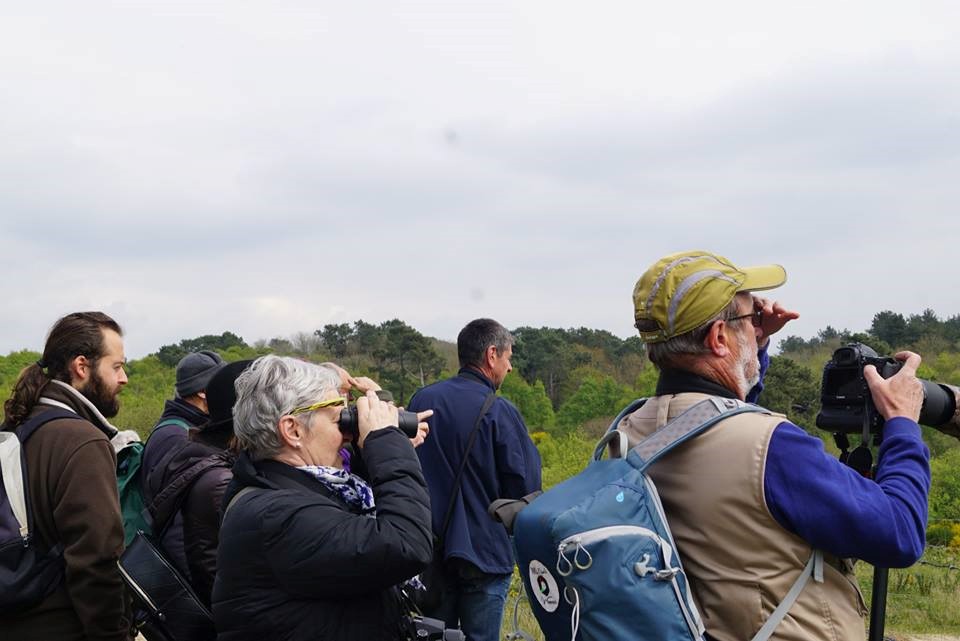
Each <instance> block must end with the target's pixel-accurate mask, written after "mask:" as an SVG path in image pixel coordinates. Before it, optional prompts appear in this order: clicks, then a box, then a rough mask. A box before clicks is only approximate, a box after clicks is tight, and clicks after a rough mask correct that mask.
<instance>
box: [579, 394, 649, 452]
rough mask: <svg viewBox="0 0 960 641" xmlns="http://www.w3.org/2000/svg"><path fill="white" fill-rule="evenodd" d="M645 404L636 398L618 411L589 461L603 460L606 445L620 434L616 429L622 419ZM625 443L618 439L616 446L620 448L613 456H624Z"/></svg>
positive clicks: (644, 400) (644, 399) (645, 400)
mask: <svg viewBox="0 0 960 641" xmlns="http://www.w3.org/2000/svg"><path fill="white" fill-rule="evenodd" d="M646 402H647V399H646V398H638V399H636V400H635V401H633V402H631V403H630V404H629V405H627V406H626V407H624V408H623V409H622V410H620V413H619V414H617V417H616V418H615V419H613V421H612V422H611V423H610V427H608V428H607V431H606V433H605V434H604V435H603V437H602V438H601V439H600V442H599V443H597V446H596V447H595V448H594V450H593V458H592V459H591V460H594V461H599V460H600V459H601V458H603V452H604V450H605V449H606V447H607V445H609V444H610V442H611V441H613V440H614V438H618V439H619V437H618V435H619V434H620V432H619V431H618V430H617V427H618V426H619V425H620V421H622V420H623V419H624V417H626V416H627V415H628V414H633V413H634V412H636V411H637V410H638V409H640V408H641V407H643V406H644V404H645V403H646ZM625 443H626V441H625V439H619V440H618V441H617V444H618V445H619V446H620V447H619V448H618V450H619V451H617V453H616V454H615V456H616V457H618V458H619V457H621V456H625V454H626V447H625Z"/></svg>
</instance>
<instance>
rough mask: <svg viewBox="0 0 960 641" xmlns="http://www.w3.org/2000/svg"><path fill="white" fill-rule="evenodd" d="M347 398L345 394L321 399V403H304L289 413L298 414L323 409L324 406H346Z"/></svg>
mask: <svg viewBox="0 0 960 641" xmlns="http://www.w3.org/2000/svg"><path fill="white" fill-rule="evenodd" d="M346 406H347V399H346V398H345V397H343V396H338V397H337V398H331V399H327V400H325V401H320V402H319V403H314V404H313V405H304V406H303V407H295V408H293V409H292V410H290V411H289V412H287V414H289V415H291V416H296V415H297V414H304V413H306V412H312V411H313V410H321V409H323V408H324V407H346Z"/></svg>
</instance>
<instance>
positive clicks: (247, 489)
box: [221, 485, 263, 520]
mask: <svg viewBox="0 0 960 641" xmlns="http://www.w3.org/2000/svg"><path fill="white" fill-rule="evenodd" d="M260 489H263V488H259V487H253V486H251V485H247V486H246V487H244V488H241V489H240V491H239V492H237V493H236V494H234V495H233V496H232V497H231V498H230V502H229V503H227V507H225V508H223V518H224V519H225V518H227V512H229V511H230V508H232V507H233V506H234V505H235V504H236V503H237V501H239V500H240V497H241V496H243V495H244V494H250V493H251V492H256V491H257V490H260ZM221 520H222V519H221Z"/></svg>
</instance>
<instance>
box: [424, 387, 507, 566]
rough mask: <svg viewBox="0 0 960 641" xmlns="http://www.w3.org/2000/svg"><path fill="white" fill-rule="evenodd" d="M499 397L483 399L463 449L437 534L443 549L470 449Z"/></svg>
mask: <svg viewBox="0 0 960 641" xmlns="http://www.w3.org/2000/svg"><path fill="white" fill-rule="evenodd" d="M496 399H497V394H496V392H490V393H489V394H487V397H486V398H485V399H483V405H482V406H481V407H480V413H479V414H477V420H476V421H474V423H473V430H472V431H471V432H470V438H469V440H467V447H466V448H465V449H464V450H463V459H462V460H461V461H460V469H459V470H457V476H456V478H455V479H454V481H453V489H452V490H451V491H450V500H449V501H448V502H447V513H446V514H445V515H444V516H443V525H442V526H441V527H440V534H439V535H438V536H437V543H436V545H437V547H438V548H440V549H442V546H443V540H444V538H446V536H447V529H448V528H449V527H450V517H452V516H453V505H454V503H456V500H457V495H458V494H460V481H461V479H462V478H463V472H464V470H466V469H467V458H468V457H469V456H470V450H472V449H473V443H474V441H476V440H477V432H479V431H480V424H481V423H482V422H483V417H484V416H485V415H486V413H487V410H489V409H490V406H491V405H493V402H494V401H495V400H496Z"/></svg>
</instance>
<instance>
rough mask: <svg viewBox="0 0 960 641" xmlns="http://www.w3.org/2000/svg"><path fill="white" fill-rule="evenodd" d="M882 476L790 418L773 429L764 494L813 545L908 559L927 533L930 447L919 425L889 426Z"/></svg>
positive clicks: (865, 556) (876, 558)
mask: <svg viewBox="0 0 960 641" xmlns="http://www.w3.org/2000/svg"><path fill="white" fill-rule="evenodd" d="M883 437H884V438H883V442H882V444H881V445H880V449H879V455H878V459H877V460H878V463H877V473H876V480H870V479H866V478H864V477H862V476H860V475H859V474H858V473H857V472H855V471H854V470H853V469H852V468H850V467H847V466H846V465H844V464H843V463H840V462H839V461H838V460H837V459H835V458H834V457H832V456H831V455H829V454H828V453H827V452H826V451H824V449H823V443H822V442H821V441H820V440H819V439H817V438H815V437H813V436H810V435H809V434H807V433H806V432H804V431H803V430H802V429H800V428H799V427H797V426H796V425H794V424H793V423H790V422H787V421H784V422H783V423H781V424H780V425H778V426H777V428H776V429H775V430H774V432H773V436H772V437H771V440H770V445H769V448H768V452H767V463H766V468H765V471H764V496H765V498H766V501H767V507H768V509H769V510H770V513H771V514H772V515H773V517H774V519H776V521H777V522H778V523H779V524H780V525H782V526H783V527H784V528H785V529H787V530H789V531H790V532H793V533H795V534H797V535H798V536H800V537H801V538H803V539H804V540H806V541H807V542H809V543H810V545H812V546H813V547H815V548H818V549H821V550H823V551H825V552H828V553H830V554H834V555H836V556H839V557H850V558H858V559H862V560H864V561H867V562H868V563H872V564H874V565H878V566H880V567H907V566H910V565H912V564H913V563H915V562H916V561H917V560H918V559H919V558H920V556H921V555H922V554H923V548H924V544H925V539H926V532H925V528H926V523H927V494H928V492H929V490H930V464H929V459H930V452H929V450H928V449H927V446H926V445H925V444H924V442H923V440H922V439H921V438H920V426H919V425H917V424H916V423H915V422H913V421H911V420H910V419H908V418H902V417H898V418H893V419H891V420H889V421H887V423H886V425H885V426H884V434H883Z"/></svg>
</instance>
